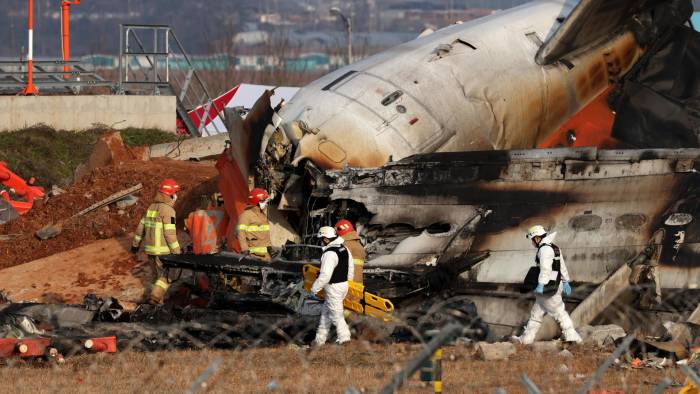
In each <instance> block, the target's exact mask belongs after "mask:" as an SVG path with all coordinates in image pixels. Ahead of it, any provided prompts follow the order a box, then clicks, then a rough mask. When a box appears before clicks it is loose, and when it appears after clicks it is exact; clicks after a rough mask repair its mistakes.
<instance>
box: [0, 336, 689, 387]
mask: <svg viewBox="0 0 700 394" xmlns="http://www.w3.org/2000/svg"><path fill="white" fill-rule="evenodd" d="M418 351H419V345H406V344H393V345H387V346H384V345H370V344H367V343H364V342H356V341H354V342H352V344H351V345H350V346H346V347H343V348H339V347H335V346H327V347H325V348H323V349H321V350H312V351H310V350H307V349H298V348H296V347H286V346H281V347H276V348H260V349H252V350H243V351H223V350H205V351H169V352H156V353H137V352H129V351H126V352H121V353H118V354H96V355H82V356H75V357H72V358H69V359H68V360H67V361H66V363H65V364H63V365H54V366H47V365H46V364H43V363H41V364H39V363H28V362H24V361H20V362H14V363H13V364H10V365H7V366H4V367H2V368H0V381H2V382H3V384H2V385H0V392H20V393H22V392H27V393H29V392H31V393H35V392H64V391H70V392H85V393H88V392H90V393H92V392H110V393H131V392H183V391H184V390H186V389H187V388H188V387H189V386H190V385H191V384H192V382H194V381H195V380H196V378H197V377H198V376H199V375H200V374H201V373H202V372H203V371H204V370H205V369H206V368H207V366H208V365H210V364H211V363H212V361H213V360H215V359H216V358H217V357H221V358H222V359H223V363H222V364H221V367H220V368H219V369H218V370H217V371H216V372H215V373H214V374H213V375H212V376H211V377H210V378H209V380H208V382H207V390H208V392H216V393H219V392H221V393H224V392H234V393H258V392H270V391H274V392H284V393H343V392H345V389H346V388H348V387H350V386H355V387H357V388H358V389H360V390H362V391H363V392H377V391H378V390H379V388H381V387H382V386H383V385H384V384H385V383H386V382H388V381H389V379H390V378H391V376H392V374H393V373H394V372H395V371H397V370H398V369H400V368H401V367H402V366H403V365H404V364H405V363H406V361H408V360H409V359H410V358H411V356H413V355H415V354H416V353H417V352H418ZM572 352H573V353H574V358H562V357H560V356H558V355H556V354H544V353H535V352H533V351H531V350H526V349H519V351H518V353H517V354H516V355H515V356H513V357H512V358H511V360H509V361H495V362H485V361H480V360H477V359H476V358H475V357H474V353H473V350H472V347H470V346H466V345H458V346H454V347H448V348H446V349H445V360H444V361H443V370H444V372H443V382H444V383H443V387H444V392H445V393H493V392H494V391H495V389H496V388H498V387H501V388H504V389H505V390H506V391H507V392H508V393H520V392H525V391H524V390H523V388H522V386H520V384H519V376H520V374H521V373H523V372H525V373H527V374H528V375H529V376H530V378H531V379H532V380H533V381H534V382H535V383H536V384H537V385H538V386H539V387H540V389H542V391H543V392H545V393H570V392H574V391H575V390H576V389H577V388H578V387H580V386H581V385H582V384H583V382H584V381H585V379H586V378H587V377H589V376H590V375H591V374H592V373H593V372H594V371H595V370H596V368H597V367H598V365H600V363H601V362H602V361H603V360H604V359H605V357H606V354H604V353H602V352H596V351H593V350H592V349H586V348H576V349H573V350H572ZM562 365H566V368H567V369H568V371H567V372H559V371H560V368H562V367H561V366H562ZM664 377H669V378H671V379H672V380H673V381H675V382H682V381H683V375H682V373H681V372H680V371H679V370H678V369H675V368H671V369H665V370H652V369H641V370H625V369H621V368H618V367H613V368H611V369H610V370H608V372H607V373H606V374H605V376H604V379H603V382H602V384H600V385H599V386H598V387H597V388H598V389H607V390H622V391H624V392H627V393H639V392H650V391H651V389H652V387H653V385H654V384H657V383H658V382H660V381H661V379H663V378H664ZM677 390H678V389H677V388H676V389H675V391H677ZM402 392H410V393H429V392H432V391H431V389H430V388H429V387H426V386H425V385H424V384H423V383H421V382H419V381H418V379H417V377H416V376H414V377H413V378H412V379H411V380H410V382H409V383H408V385H407V386H406V387H405V389H404V390H402ZM667 392H674V391H667Z"/></svg>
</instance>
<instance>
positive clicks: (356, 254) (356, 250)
mask: <svg viewBox="0 0 700 394" xmlns="http://www.w3.org/2000/svg"><path fill="white" fill-rule="evenodd" d="M343 239H344V240H345V244H344V245H345V247H346V248H348V249H350V253H352V261H353V263H355V265H362V264H364V263H365V258H366V253H365V247H364V246H362V243H361V242H360V236H359V235H358V234H357V231H350V232H348V233H346V234H344V235H343Z"/></svg>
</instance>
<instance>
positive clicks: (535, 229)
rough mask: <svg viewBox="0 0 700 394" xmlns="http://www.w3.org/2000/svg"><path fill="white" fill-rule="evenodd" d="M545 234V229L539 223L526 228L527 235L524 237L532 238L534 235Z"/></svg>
mask: <svg viewBox="0 0 700 394" xmlns="http://www.w3.org/2000/svg"><path fill="white" fill-rule="evenodd" d="M545 234H547V230H545V229H544V227H542V226H540V225H539V224H536V225H534V226H532V227H530V228H529V229H528V230H527V235H526V236H525V237H526V238H527V239H533V238H535V237H542V236H544V235H545Z"/></svg>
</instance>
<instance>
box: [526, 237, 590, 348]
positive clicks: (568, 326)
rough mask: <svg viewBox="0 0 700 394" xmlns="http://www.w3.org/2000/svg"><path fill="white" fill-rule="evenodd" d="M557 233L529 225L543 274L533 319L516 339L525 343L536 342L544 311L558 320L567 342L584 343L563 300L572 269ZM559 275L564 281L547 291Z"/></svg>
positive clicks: (536, 295)
mask: <svg viewBox="0 0 700 394" xmlns="http://www.w3.org/2000/svg"><path fill="white" fill-rule="evenodd" d="M556 235H557V233H551V234H547V231H546V230H545V229H544V227H542V226H540V225H535V226H532V227H530V229H529V230H528V232H527V238H528V239H530V240H531V241H532V245H533V246H534V247H535V248H537V255H536V257H535V262H536V263H537V265H539V267H540V273H539V277H538V278H537V287H536V289H535V304H534V305H533V306H532V310H531V311H530V319H529V320H528V321H527V325H526V326H525V331H524V332H523V335H522V336H520V337H516V338H515V339H516V341H518V342H520V343H523V344H525V345H529V344H531V343H533V342H534V341H535V336H536V335H537V331H538V330H539V329H540V326H541V325H542V318H543V317H544V315H545V313H546V314H549V315H551V316H552V317H553V318H554V320H556V321H557V323H559V326H560V327H561V331H562V333H563V334H564V340H565V341H567V342H581V337H580V336H579V334H578V332H576V329H575V328H574V323H573V321H571V317H570V316H569V314H568V313H567V312H566V309H565V308H564V301H563V300H562V297H561V294H562V292H564V294H565V295H567V296H568V295H570V294H571V286H570V285H569V280H570V278H569V272H568V270H567V269H566V264H565V263H564V257H563V256H562V255H561V251H560V250H559V247H558V246H556V245H555V244H554V237H555V236H556ZM557 271H558V273H557ZM558 276H560V277H561V283H559V284H558V287H557V288H556V291H555V292H554V294H551V295H547V294H544V287H545V286H546V285H547V284H549V283H550V282H552V283H555V284H556V280H555V279H553V278H556V277H558Z"/></svg>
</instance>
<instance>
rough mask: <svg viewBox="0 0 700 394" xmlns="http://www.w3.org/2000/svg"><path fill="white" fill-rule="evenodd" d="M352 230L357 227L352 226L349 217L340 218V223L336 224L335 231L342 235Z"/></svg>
mask: <svg viewBox="0 0 700 394" xmlns="http://www.w3.org/2000/svg"><path fill="white" fill-rule="evenodd" d="M350 231H355V228H354V227H352V223H350V221H349V220H347V219H340V220H338V223H336V224H335V232H336V233H337V234H338V235H340V236H341V237H342V236H343V235H345V234H347V233H349V232H350Z"/></svg>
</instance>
